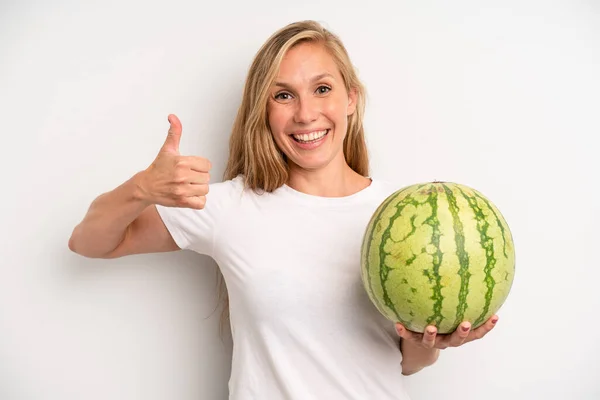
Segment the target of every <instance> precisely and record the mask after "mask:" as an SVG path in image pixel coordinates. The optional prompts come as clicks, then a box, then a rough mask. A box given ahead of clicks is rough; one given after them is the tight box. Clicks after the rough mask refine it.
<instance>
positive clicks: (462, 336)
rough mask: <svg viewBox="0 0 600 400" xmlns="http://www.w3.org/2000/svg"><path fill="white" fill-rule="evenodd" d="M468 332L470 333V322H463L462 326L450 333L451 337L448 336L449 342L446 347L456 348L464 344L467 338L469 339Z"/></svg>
mask: <svg viewBox="0 0 600 400" xmlns="http://www.w3.org/2000/svg"><path fill="white" fill-rule="evenodd" d="M470 331H471V323H470V322H468V321H465V322H463V323H462V324H460V325H459V326H458V327H457V328H456V330H455V331H454V332H452V335H450V340H449V343H448V346H450V347H458V346H460V345H461V344H463V343H464V342H465V340H467V337H469V332H470Z"/></svg>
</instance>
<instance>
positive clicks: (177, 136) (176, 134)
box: [161, 114, 182, 154]
mask: <svg viewBox="0 0 600 400" xmlns="http://www.w3.org/2000/svg"><path fill="white" fill-rule="evenodd" d="M168 121H169V124H170V127H169V132H168V133H167V139H166V140H165V143H164V144H163V146H162V148H161V151H165V152H169V153H176V154H179V142H180V140H181V131H182V128H181V122H180V121H179V118H177V116H176V115H174V114H169V117H168Z"/></svg>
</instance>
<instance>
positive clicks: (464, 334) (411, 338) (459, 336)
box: [396, 315, 498, 350]
mask: <svg viewBox="0 0 600 400" xmlns="http://www.w3.org/2000/svg"><path fill="white" fill-rule="evenodd" d="M496 322H498V316H497V315H492V317H491V318H490V319H488V320H487V321H486V323H485V324H483V325H481V326H479V327H478V328H476V329H474V330H471V324H470V323H469V322H468V321H465V322H463V323H461V324H460V325H459V326H458V327H457V328H456V330H455V331H454V332H452V333H448V334H444V335H438V334H437V329H436V327H435V326H433V325H429V326H427V327H426V328H425V331H424V332H423V333H417V332H412V331H409V330H408V329H406V328H405V327H404V326H403V325H402V324H400V323H397V324H396V331H397V332H398V335H400V337H401V338H402V339H403V340H406V341H408V342H410V343H411V344H413V345H417V346H419V347H423V348H426V349H442V350H443V349H446V348H448V347H458V346H461V345H463V344H465V343H469V342H472V341H473V340H477V339H481V338H482V337H484V336H485V335H486V334H487V333H488V332H489V331H491V330H492V329H493V328H494V326H495V324H496Z"/></svg>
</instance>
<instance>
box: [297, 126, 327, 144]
mask: <svg viewBox="0 0 600 400" xmlns="http://www.w3.org/2000/svg"><path fill="white" fill-rule="evenodd" d="M328 133H329V129H324V130H321V131H314V132H310V133H302V134H292V135H291V136H292V137H293V138H294V140H295V141H296V142H299V143H311V142H316V141H317V140H319V139H321V138H323V136H325V135H327V134H328Z"/></svg>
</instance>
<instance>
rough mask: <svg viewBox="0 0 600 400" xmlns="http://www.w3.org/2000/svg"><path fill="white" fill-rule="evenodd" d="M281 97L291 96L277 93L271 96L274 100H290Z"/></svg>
mask: <svg viewBox="0 0 600 400" xmlns="http://www.w3.org/2000/svg"><path fill="white" fill-rule="evenodd" d="M281 96H291V95H290V94H289V93H286V92H279V93H277V94H276V95H275V96H273V98H274V99H275V100H289V99H290V97H281Z"/></svg>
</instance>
